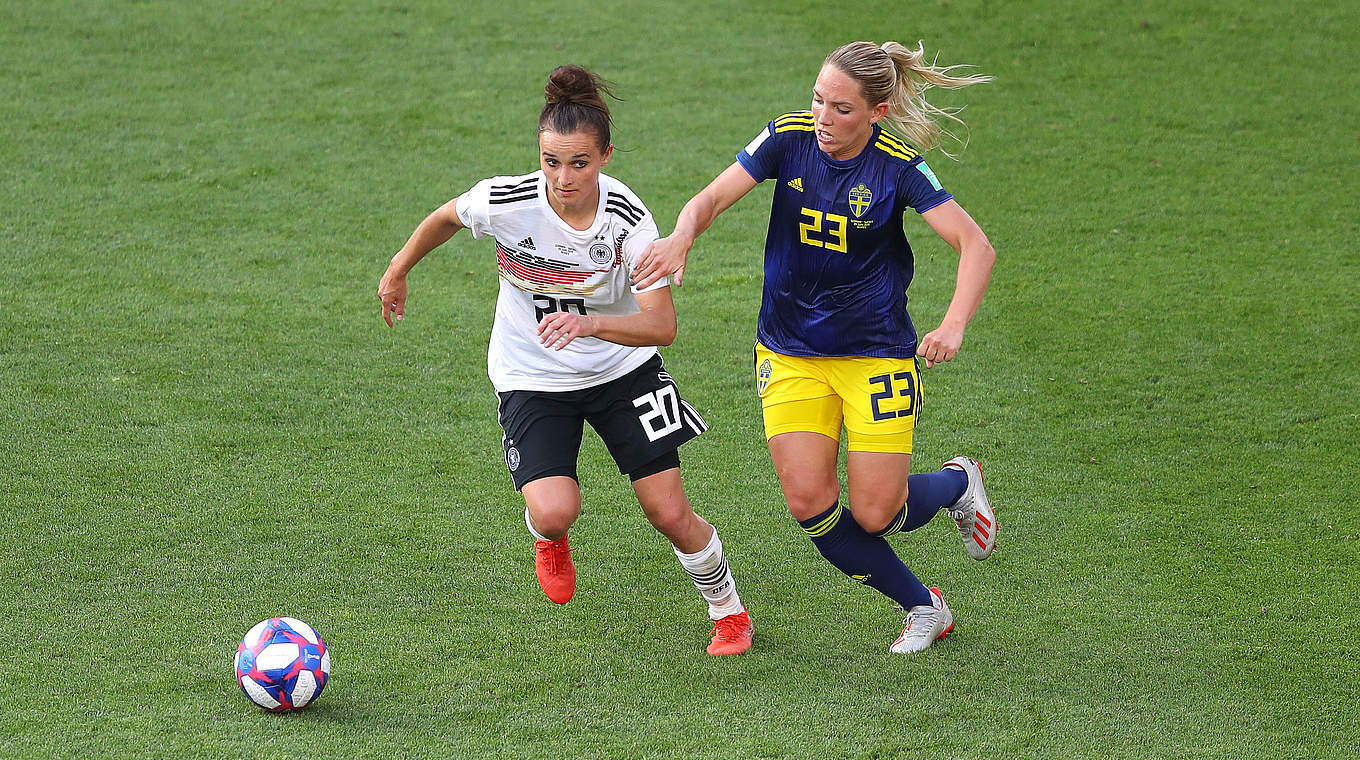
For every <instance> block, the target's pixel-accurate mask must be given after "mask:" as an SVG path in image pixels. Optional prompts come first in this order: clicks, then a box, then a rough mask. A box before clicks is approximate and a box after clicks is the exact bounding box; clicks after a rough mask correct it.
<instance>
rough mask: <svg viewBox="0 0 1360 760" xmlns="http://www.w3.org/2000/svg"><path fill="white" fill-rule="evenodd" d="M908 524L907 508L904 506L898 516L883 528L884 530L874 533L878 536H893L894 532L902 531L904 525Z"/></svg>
mask: <svg viewBox="0 0 1360 760" xmlns="http://www.w3.org/2000/svg"><path fill="white" fill-rule="evenodd" d="M906 524H907V508H906V507H903V508H902V511H901V512H898V513H897V517H895V518H893V521H892V522H890V523H888V524H887V526H886V527H884V528H883V530H880V531H878V532H877V533H875V534H874V535H875V536H878V537H879V538H887V537H888V536H891V535H892V534H894V533H897V532H899V531H901V530H902V528H903V526H905V525H906Z"/></svg>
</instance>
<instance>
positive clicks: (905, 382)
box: [869, 372, 921, 422]
mask: <svg viewBox="0 0 1360 760" xmlns="http://www.w3.org/2000/svg"><path fill="white" fill-rule="evenodd" d="M869 387H870V393H869V403H870V406H871V407H872V408H873V414H874V421H875V422H881V421H883V420H891V419H894V418H897V417H911V416H913V415H916V414H917V413H918V412H919V411H920V407H921V384H920V383H919V382H918V380H917V377H916V373H914V372H893V373H891V374H882V375H874V376H873V377H870V378H869Z"/></svg>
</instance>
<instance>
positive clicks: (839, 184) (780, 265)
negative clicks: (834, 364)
mask: <svg viewBox="0 0 1360 760" xmlns="http://www.w3.org/2000/svg"><path fill="white" fill-rule="evenodd" d="M813 129H814V127H813V117H812V113H811V112H810V111H799V112H795V113H788V114H784V115H783V116H780V117H779V118H777V119H775V120H774V121H771V122H769V124H767V125H766V127H765V129H764V130H763V131H762V132H761V133H760V134H759V135H757V136H756V138H755V139H754V140H752V141H751V143H750V144H749V145H747V146H746V148H745V149H743V150H742V151H741V152H740V153H738V154H737V161H738V162H740V163H741V165H742V167H743V168H745V169H746V171H747V173H749V174H750V175H751V177H752V178H754V179H755V180H756V181H757V182H763V181H765V180H767V179H775V180H777V182H778V184H777V185H776V187H775V188H774V201H773V203H772V206H771V209H770V228H769V231H768V232H767V233H766V236H765V290H764V293H763V296H762V298H761V304H760V320H759V322H758V324H757V328H756V335H757V337H758V338H759V340H760V342H761V343H763V344H765V345H766V346H767V347H769V348H770V349H771V350H773V351H777V352H779V353H781V354H787V355H790V356H877V357H889V358H908V357H912V356H915V355H916V328H915V327H913V326H912V323H911V317H909V316H908V315H907V286H908V285H910V284H911V278H912V273H913V268H912V255H911V246H910V245H909V244H908V243H907V236H906V234H905V233H904V232H903V231H902V214H903V212H904V211H905V210H906V209H907V207H908V206H910V207H911V208H913V209H915V210H916V212H917V213H925V212H926V211H929V210H930V209H932V208H935V207H936V206H938V205H940V204H941V203H944V202H945V201H948V200H950V199H951V198H953V197H954V196H953V195H950V194H949V193H948V192H946V191H945V190H944V189H943V188H942V187H940V183H939V181H938V180H936V179H935V175H934V174H933V173H932V172H931V171H930V167H928V166H926V164H925V162H924V161H923V160H922V159H921V157H920V155H918V154H917V152H916V150H915V149H914V148H912V147H911V146H910V145H908V144H907V143H906V142H904V141H902V140H901V139H899V138H898V137H896V136H894V135H893V134H892V133H890V132H884V131H882V130H881V129H879V127H878V125H874V131H873V135H872V136H870V138H869V144H868V145H867V146H866V147H865V148H864V150H862V151H860V153H859V155H857V156H855V157H854V158H851V159H849V160H846V161H837V160H835V159H832V158H831V157H830V156H828V155H827V154H826V153H824V152H823V151H822V150H821V148H819V147H817V139H816V136H815V135H814V133H813Z"/></svg>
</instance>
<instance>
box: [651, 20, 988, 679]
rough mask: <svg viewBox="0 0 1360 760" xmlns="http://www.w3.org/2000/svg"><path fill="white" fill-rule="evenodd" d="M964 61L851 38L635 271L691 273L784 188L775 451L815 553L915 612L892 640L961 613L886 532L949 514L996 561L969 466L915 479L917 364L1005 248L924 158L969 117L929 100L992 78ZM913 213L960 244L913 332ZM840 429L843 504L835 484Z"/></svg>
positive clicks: (974, 304)
mask: <svg viewBox="0 0 1360 760" xmlns="http://www.w3.org/2000/svg"><path fill="white" fill-rule="evenodd" d="M957 68H958V67H953V66H950V67H943V66H935V65H934V64H933V62H932V60H931V59H928V58H927V57H926V56H925V52H924V47H923V46H921V45H918V46H917V48H916V49H915V50H912V49H910V48H907V47H905V46H903V45H901V44H898V43H896V42H887V43H884V44H883V45H875V44H873V43H870V42H852V43H849V44H847V45H844V46H842V47H840V48H838V49H836V50H834V51H832V53H831V54H830V55H829V56H827V58H826V61H825V62H824V63H823V65H822V68H821V71H820V72H819V73H818V75H817V79H816V82H815V83H814V84H813V86H812V108H811V110H809V111H797V112H793V113H788V114H784V115H783V116H780V117H778V118H776V119H774V120H772V121H770V122H769V123H768V124H766V125H765V128H764V129H762V130H761V131H760V133H759V134H758V135H756V137H755V139H753V140H751V142H750V143H749V144H748V145H747V146H746V147H745V148H744V149H743V150H742V151H741V152H740V153H738V154H737V158H736V162H735V163H733V164H732V165H731V166H730V167H728V168H727V169H726V170H725V171H723V172H722V174H720V175H718V177H717V179H715V180H713V182H712V183H710V184H709V185H708V187H706V188H704V189H703V190H702V191H700V192H699V194H698V195H696V196H694V198H692V199H691V200H690V201H689V202H688V203H687V204H685V207H684V209H683V210H682V211H681V212H680V216H679V218H678V219H677V221H676V225H675V230H674V232H672V233H671V235H670V236H669V237H666V238H663V239H661V240H658V241H657V242H655V243H653V244H652V245H651V246H650V247H649V248H648V250H647V251H646V252H645V253H644V254H643V256H642V257H641V259H640V260H639V264H638V266H637V267H636V269H635V274H634V281H635V283H636V284H637V285H638V286H639V287H645V286H647V285H648V284H650V283H651V282H653V281H655V280H656V279H658V278H660V277H664V276H667V275H674V277H675V283H676V284H677V285H679V284H681V281H682V279H683V277H684V271H685V265H686V262H687V260H688V254H689V250H690V248H691V246H693V244H694V240H695V238H696V237H698V236H699V234H701V233H702V232H703V231H704V230H706V229H708V227H709V225H711V224H712V223H713V221H714V219H715V218H716V217H717V216H718V215H719V214H721V213H722V212H723V211H724V210H726V209H727V208H728V207H729V206H731V205H732V204H733V203H735V202H736V201H737V200H739V199H740V198H741V197H742V196H744V195H746V193H748V192H749V191H750V190H751V189H752V188H754V187H755V186H756V184H757V183H759V182H763V181H765V180H767V179H768V180H774V181H775V182H776V186H775V188H774V198H773V202H772V208H771V210H770V223H769V229H768V231H767V233H766V239H765V284H764V293H763V296H762V300H761V306H760V315H759V320H758V323H757V330H756V337H757V342H756V348H755V371H756V385H757V389H758V391H759V394H760V398H761V402H762V407H763V410H764V419H765V435H766V438H767V439H768V441H769V447H770V456H771V458H772V460H773V462H774V467H775V471H776V473H777V474H778V476H779V482H780V486H781V487H782V488H783V491H784V498H785V500H786V502H787V503H788V507H789V512H790V513H792V515H793V517H794V518H796V519H797V520H798V521H799V523H800V524H801V525H802V527H803V530H804V531H805V532H806V533H807V535H808V536H809V537H810V538H811V539H812V542H813V544H814V545H815V546H816V547H817V550H818V551H819V552H820V553H821V554H822V556H824V557H825V558H826V559H827V560H828V561H829V562H831V564H832V565H834V566H835V567H837V568H838V569H839V570H841V572H843V573H845V574H846V575H849V576H850V577H851V578H854V579H855V580H858V581H860V582H862V583H865V584H867V585H869V586H872V587H873V588H875V589H877V590H878V591H880V592H882V593H883V594H885V595H886V596H888V597H889V598H890V599H892V600H893V601H895V602H897V603H898V604H900V605H901V606H902V607H903V609H905V610H906V611H907V618H906V620H905V621H904V622H905V627H904V629H903V631H902V635H901V636H900V637H898V639H897V640H896V641H895V642H894V643H893V644H892V646H891V650H892V651H893V652H917V651H921V650H923V649H925V648H927V647H929V646H930V645H931V644H932V643H933V642H934V641H936V640H937V639H939V638H942V637H944V635H945V634H947V633H948V632H949V631H950V630H951V629H952V628H953V624H954V618H953V613H951V612H950V610H949V607H948V606H947V605H946V604H945V603H944V597H943V596H942V595H941V594H940V591H939V589H937V588H928V587H926V585H925V584H923V583H922V582H921V581H920V580H918V579H917V578H916V576H915V575H913V574H912V572H911V571H910V570H909V569H908V568H907V566H906V565H905V564H903V563H902V561H901V559H899V558H898V556H897V554H896V553H895V552H894V551H893V549H892V547H891V546H890V545H889V544H888V542H887V540H886V538H887V537H888V536H889V535H891V534H893V533H897V532H899V531H910V530H914V529H916V528H919V527H921V526H922V525H924V524H926V523H927V522H928V521H929V520H930V519H931V518H932V517H934V516H935V514H936V513H937V512H939V511H940V509H942V508H943V509H945V510H947V511H948V513H949V515H950V517H952V518H953V519H954V520H955V522H956V523H957V525H958V529H959V534H960V535H961V536H962V537H963V542H964V548H965V549H966V550H967V552H968V554H969V555H970V556H972V557H973V558H975V559H986V558H987V557H988V556H989V555H990V554H991V553H992V550H993V548H994V547H995V545H996V534H997V523H996V516H995V514H994V512H993V510H992V507H991V503H990V501H989V499H988V497H987V493H986V490H985V489H984V487H983V482H982V472H981V470H980V469H979V467H978V463H977V462H976V461H975V460H973V459H971V458H969V457H963V456H960V457H955V458H954V459H951V460H949V461H948V462H946V463H945V465H944V467H943V468H942V469H941V470H940V471H939V472H933V473H923V474H917V475H911V474H910V469H911V450H912V433H913V430H914V429H915V425H916V418H917V413H918V411H919V409H920V405H921V399H922V394H921V382H920V375H919V374H918V371H917V370H918V361H919V360H924V362H925V366H926V367H927V368H929V367H932V366H933V365H934V364H935V363H936V362H947V361H950V360H951V359H953V358H954V356H955V355H956V354H957V353H958V351H959V347H960V346H961V345H962V343H963V334H964V329H965V327H966V326H967V325H968V323H969V322H970V321H971V320H972V318H973V315H974V314H975V313H976V312H977V309H978V306H979V305H980V304H981V302H982V297H983V294H984V293H985V292H986V290H987V284H988V281H989V280H990V279H991V273H992V265H993V264H994V262H995V260H996V252H995V251H994V250H993V249H992V245H991V243H990V242H988V240H987V236H986V235H985V234H984V233H983V232H982V229H981V228H979V227H978V225H977V224H976V223H975V222H974V221H973V219H972V217H970V216H969V215H968V213H967V212H966V211H964V210H963V208H962V207H961V206H960V205H959V204H958V202H956V201H955V200H954V196H953V195H951V194H950V193H949V192H947V191H945V189H944V188H943V187H942V186H941V184H940V182H939V180H938V179H937V178H936V176H935V174H934V173H933V172H932V171H931V170H930V167H928V166H927V165H926V163H925V161H924V160H923V159H922V157H921V155H920V152H919V151H923V150H928V149H930V148H933V147H936V146H938V145H939V142H940V138H941V136H942V135H945V136H948V132H946V131H945V130H944V129H943V127H942V125H941V122H943V121H945V120H953V121H956V122H957V121H959V120H958V118H957V117H956V116H955V115H954V114H953V113H952V112H950V111H947V110H944V109H940V108H937V107H935V106H932V105H930V104H929V103H928V102H926V100H925V98H924V97H923V95H924V93H925V91H926V90H927V89H929V88H930V87H946V88H958V87H963V86H966V85H970V84H975V83H979V82H986V81H990V79H991V78H990V77H987V76H982V75H967V76H960V75H956V74H954V73H952V72H953V71H954V70H955V69H957ZM960 123H961V122H960ZM884 125H887V126H889V127H891V128H892V129H893V130H894V131H891V132H890V131H888V130H885V129H884V128H883V127H884ZM908 207H910V208H912V209H914V210H915V211H916V213H918V214H920V215H921V217H922V218H923V219H924V220H925V221H926V223H927V224H928V225H930V227H931V229H933V230H934V231H935V232H936V233H937V234H939V236H940V237H941V238H943V239H944V240H945V241H946V242H947V243H949V245H950V246H952V247H953V248H954V249H955V250H956V251H958V253H959V267H958V274H957V281H956V285H955V289H954V296H953V299H952V301H951V302H950V304H949V308H948V310H947V311H946V313H945V316H944V319H943V320H942V321H941V322H940V325H939V327H937V328H936V329H934V330H931V331H930V332H928V333H926V334H925V336H924V337H922V338H920V339H919V340H918V339H917V335H916V329H915V327H914V326H913V324H912V322H911V318H910V317H909V316H908V315H907V308H906V307H907V297H906V290H907V286H908V285H909V284H910V283H911V279H912V274H913V264H912V252H911V246H910V245H909V244H908V243H907V239H906V235H905V234H904V232H903V229H902V216H903V213H904V212H905V211H906V209H907V208H908ZM842 426H843V427H844V428H845V431H846V436H847V446H848V449H849V455H848V458H847V463H846V479H847V482H848V485H849V503H850V508H849V509H848V510H847V509H846V508H845V507H843V506H842V505H841V503H840V497H841V493H840V484H839V480H838V478H837V467H838V461H837V460H838V454H839V440H840V432H841V428H842Z"/></svg>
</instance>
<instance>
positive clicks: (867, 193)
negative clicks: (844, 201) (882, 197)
mask: <svg viewBox="0 0 1360 760" xmlns="http://www.w3.org/2000/svg"><path fill="white" fill-rule="evenodd" d="M849 200H850V210H851V211H853V212H855V218H856V219H858V218H860V217H862V216H864V212H865V211H867V210H868V208H869V204H871V203H873V202H874V193H873V191H872V190H870V189H869V187H868V185H865V184H864V183H863V182H861V183H859V184H858V185H855V186H854V187H852V188H850V195H849Z"/></svg>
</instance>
